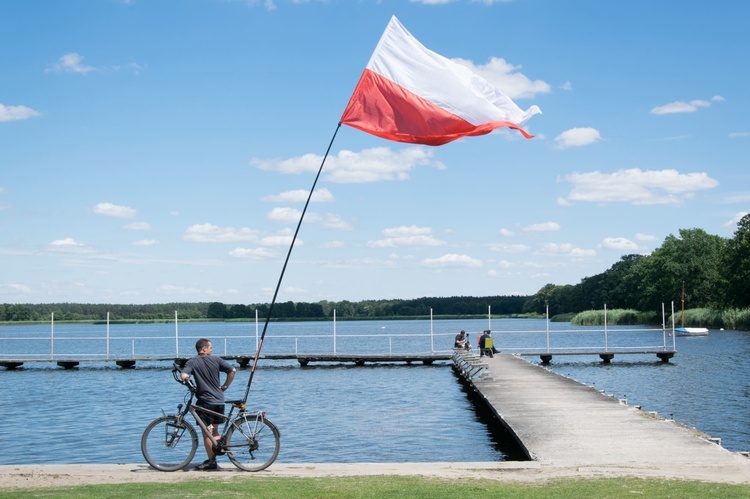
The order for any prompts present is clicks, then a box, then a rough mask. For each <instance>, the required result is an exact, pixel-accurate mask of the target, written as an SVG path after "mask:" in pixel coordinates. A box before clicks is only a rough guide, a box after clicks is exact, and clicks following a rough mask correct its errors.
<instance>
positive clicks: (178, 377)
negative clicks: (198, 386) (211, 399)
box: [172, 362, 195, 393]
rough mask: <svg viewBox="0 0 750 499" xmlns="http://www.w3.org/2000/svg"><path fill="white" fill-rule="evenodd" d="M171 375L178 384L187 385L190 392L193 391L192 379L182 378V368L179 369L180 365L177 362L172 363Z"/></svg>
mask: <svg viewBox="0 0 750 499" xmlns="http://www.w3.org/2000/svg"><path fill="white" fill-rule="evenodd" d="M172 377H173V378H174V380H175V381H176V382H178V383H179V384H181V385H185V386H187V387H188V390H190V392H192V393H195V385H194V384H193V382H192V380H191V379H190V378H187V379H182V369H180V366H179V364H177V362H175V363H173V364H172Z"/></svg>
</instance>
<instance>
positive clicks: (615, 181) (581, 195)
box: [563, 168, 719, 205]
mask: <svg viewBox="0 0 750 499" xmlns="http://www.w3.org/2000/svg"><path fill="white" fill-rule="evenodd" d="M563 181H565V182H569V183H571V184H572V185H573V189H572V190H571V191H570V194H568V196H567V199H568V200H570V201H589V202H597V203H605V202H606V203H616V202H622V203H632V204H635V205H651V204H678V203H683V202H684V201H685V200H688V199H692V198H693V197H695V192H696V191H700V190H706V189H713V188H714V187H716V186H718V185H719V182H717V181H716V180H714V179H712V178H711V177H709V176H708V174H706V173H688V174H683V173H679V172H678V171H677V170H648V171H643V170H640V169H639V168H631V169H628V170H619V171H617V172H615V173H601V172H599V171H594V172H589V173H573V174H571V175H568V176H566V177H564V178H563Z"/></svg>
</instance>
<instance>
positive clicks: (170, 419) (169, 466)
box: [141, 416, 198, 471]
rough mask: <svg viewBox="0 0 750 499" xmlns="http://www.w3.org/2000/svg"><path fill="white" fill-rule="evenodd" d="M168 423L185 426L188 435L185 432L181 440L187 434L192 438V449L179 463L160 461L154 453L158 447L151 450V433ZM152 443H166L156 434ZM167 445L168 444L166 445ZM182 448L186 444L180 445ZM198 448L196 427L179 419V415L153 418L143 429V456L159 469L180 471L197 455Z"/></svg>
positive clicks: (180, 426)
mask: <svg viewBox="0 0 750 499" xmlns="http://www.w3.org/2000/svg"><path fill="white" fill-rule="evenodd" d="M162 423H163V424H168V423H171V424H172V425H174V426H176V427H179V428H183V429H184V431H185V432H187V435H185V434H184V433H183V435H182V436H181V438H180V442H181V441H182V440H184V439H185V436H187V437H189V439H190V451H189V452H188V453H187V455H186V457H184V458H181V459H182V461H180V462H178V463H162V462H159V461H160V460H158V459H156V458H155V457H154V455H152V454H155V453H156V448H152V451H151V452H149V435H150V434H151V432H152V431H153V430H154V429H156V428H159V427H160V425H161V424H162ZM151 441H152V445H156V442H160V441H161V442H162V444H163V445H165V442H164V437H160V436H158V435H157V436H156V438H153V437H152V439H151ZM165 447H166V445H165ZM180 448H181V449H182V448H184V445H183V446H181V447H180ZM197 450H198V434H197V432H196V431H195V428H194V427H193V425H192V424H190V423H189V422H188V421H186V420H184V419H183V420H181V421H180V420H179V419H178V418H177V416H162V417H160V418H157V419H155V420H153V421H152V422H151V423H150V424H149V425H148V426H147V427H146V429H145V430H144V431H143V436H141V453H142V454H143V457H144V458H145V459H146V462H147V463H148V464H149V465H151V467H152V468H154V469H157V470H159V471H178V470H181V469H183V468H185V467H186V466H187V465H188V464H190V462H191V461H192V460H193V458H194V457H195V452H196V451H197Z"/></svg>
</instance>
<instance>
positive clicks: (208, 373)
mask: <svg viewBox="0 0 750 499" xmlns="http://www.w3.org/2000/svg"><path fill="white" fill-rule="evenodd" d="M195 349H196V350H197V352H198V355H196V356H195V357H193V358H192V359H190V360H188V361H187V362H186V363H185V367H183V368H182V372H181V374H180V377H181V378H182V379H183V380H186V379H188V378H189V377H190V375H191V374H192V375H193V378H195V387H196V395H197V397H198V402H197V403H196V405H198V406H199V407H204V408H206V409H208V410H209V411H214V412H218V413H219V414H224V391H225V390H226V389H227V388H229V385H231V384H232V380H234V374H235V373H236V372H237V370H236V369H235V368H234V367H232V365H231V364H230V363H229V362H227V361H226V360H224V359H222V358H221V357H218V356H214V355H211V351H212V349H213V345H211V342H210V341H209V340H207V339H205V338H201V339H199V340H198V341H197V342H196V343H195ZM221 372H224V373H226V374H227V378H226V380H225V381H224V384H223V385H221V384H220V383H221V381H220V379H219V373H221ZM200 415H201V419H203V421H204V422H205V423H206V424H207V425H208V429H209V430H211V433H212V434H213V436H214V439H215V440H218V439H219V425H220V424H221V423H222V422H223V418H222V417H221V416H218V415H214V414H211V413H210V412H203V411H200ZM203 445H204V446H205V448H206V455H207V456H208V459H206V461H204V462H203V463H201V464H199V465H198V466H196V467H195V468H196V469H198V470H215V469H218V465H217V464H216V455H214V449H213V445H214V443H213V441H212V440H211V436H210V435H208V434H206V433H205V432H203Z"/></svg>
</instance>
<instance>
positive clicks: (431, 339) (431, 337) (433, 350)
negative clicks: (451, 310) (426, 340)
mask: <svg viewBox="0 0 750 499" xmlns="http://www.w3.org/2000/svg"><path fill="white" fill-rule="evenodd" d="M430 353H435V337H434V336H433V327H432V307H430Z"/></svg>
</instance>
